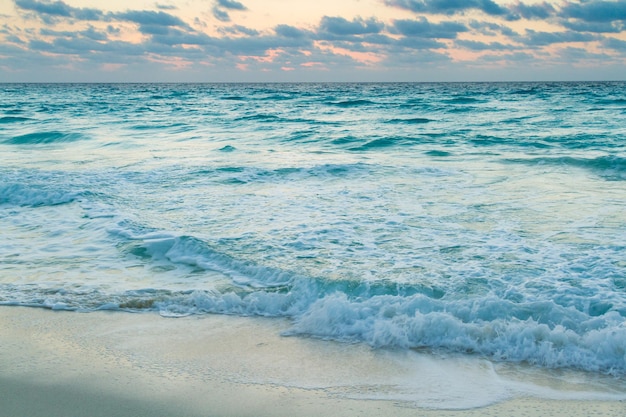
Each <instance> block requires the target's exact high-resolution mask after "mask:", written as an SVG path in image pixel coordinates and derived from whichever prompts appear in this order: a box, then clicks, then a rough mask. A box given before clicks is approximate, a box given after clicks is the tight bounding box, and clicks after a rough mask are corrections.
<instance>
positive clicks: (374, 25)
mask: <svg viewBox="0 0 626 417" xmlns="http://www.w3.org/2000/svg"><path fill="white" fill-rule="evenodd" d="M383 28H384V24H383V23H382V22H380V21H378V20H376V19H375V18H370V19H368V20H363V19H362V18H360V17H358V18H355V19H353V20H352V21H349V20H346V19H344V18H343V17H329V16H324V17H322V21H321V22H320V25H319V30H320V31H322V32H326V33H330V34H333V35H337V36H350V35H365V34H369V33H380V32H381V31H382V30H383Z"/></svg>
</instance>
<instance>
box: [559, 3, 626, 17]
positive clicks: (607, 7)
mask: <svg viewBox="0 0 626 417" xmlns="http://www.w3.org/2000/svg"><path fill="white" fill-rule="evenodd" d="M560 16H561V17H564V18H573V19H579V20H582V21H584V22H614V21H616V20H622V21H626V0H618V1H603V0H590V1H584V2H576V3H574V2H568V3H565V5H564V6H563V7H562V9H561V13H560Z"/></svg>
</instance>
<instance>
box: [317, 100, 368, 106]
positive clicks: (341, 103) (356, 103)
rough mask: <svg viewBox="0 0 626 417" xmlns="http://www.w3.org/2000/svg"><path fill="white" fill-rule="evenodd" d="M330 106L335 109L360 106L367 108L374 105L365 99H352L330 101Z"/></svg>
mask: <svg viewBox="0 0 626 417" xmlns="http://www.w3.org/2000/svg"><path fill="white" fill-rule="evenodd" d="M328 104H329V105H331V106H337V107H360V106H369V105H372V104H376V103H374V102H373V101H371V100H365V99H354V100H341V101H332V102H329V103H328Z"/></svg>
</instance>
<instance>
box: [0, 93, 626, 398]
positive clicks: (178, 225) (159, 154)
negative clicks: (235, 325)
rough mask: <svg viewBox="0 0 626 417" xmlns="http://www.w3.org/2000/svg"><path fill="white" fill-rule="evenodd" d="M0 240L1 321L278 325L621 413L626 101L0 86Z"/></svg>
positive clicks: (583, 96)
mask: <svg viewBox="0 0 626 417" xmlns="http://www.w3.org/2000/svg"><path fill="white" fill-rule="evenodd" d="M0 236H1V239H0V305H2V306H26V307H33V308H44V309H50V310H69V311H73V312H76V314H78V313H87V314H89V313H90V312H94V311H101V310H113V311H117V312H119V314H129V313H134V314H137V313H140V314H153V315H154V314H159V315H161V316H163V320H168V319H175V318H178V317H184V316H202V315H209V314H211V315H215V314H219V315H234V316H240V317H243V318H245V319H246V320H251V321H254V320H255V319H256V318H257V317H265V318H280V319H282V320H285V321H286V322H287V323H288V326H287V328H286V329H285V330H284V331H283V332H282V333H281V335H282V336H283V337H295V338H310V339H315V340H321V341H328V343H340V344H347V345H349V344H354V345H358V346H368V347H369V349H373V350H376V351H404V352H425V353H426V354H429V355H454V357H455V358H459V357H461V358H463V357H467V358H479V359H480V360H481V361H485V362H486V363H489V364H493V365H494V366H499V365H502V364H508V365H510V366H524V369H530V370H537V371H538V372H544V371H549V372H570V371H571V372H577V373H580V375H587V376H589V377H590V378H605V379H606V380H608V381H609V382H608V383H607V384H606V386H605V388H606V390H605V393H606V392H608V391H610V389H609V386H611V384H613V387H620V388H614V389H617V390H618V391H617V394H619V395H620V396H621V397H620V398H626V383H625V379H626V324H625V321H626V83H624V82H567V83H558V82H546V83H540V82H532V83H524V82H511V83H509V82H507V83H291V84H288V83H276V84H271V83H270V84H237V83H233V84H210V83H208V84H0ZM2 308H7V307H2ZM51 314H52V313H51ZM181 323H184V322H181ZM577 375H578V374H577ZM611 389H613V388H611Z"/></svg>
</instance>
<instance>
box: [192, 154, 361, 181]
mask: <svg viewBox="0 0 626 417" xmlns="http://www.w3.org/2000/svg"><path fill="white" fill-rule="evenodd" d="M234 150H235V148H231V147H224V148H221V149H220V151H223V152H232V151H234ZM371 170H372V167H370V166H368V165H367V164H364V163H355V164H321V165H313V166H310V167H283V168H276V169H263V168H255V167H240V166H224V167H220V168H215V169H202V170H199V171H194V172H193V173H192V174H193V175H202V176H209V177H215V179H216V180H217V181H221V182H225V183H228V184H248V183H257V182H274V181H290V180H294V179H307V178H332V177H335V178H345V177H346V176H350V175H353V174H358V175H363V174H367V173H369V172H371Z"/></svg>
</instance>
